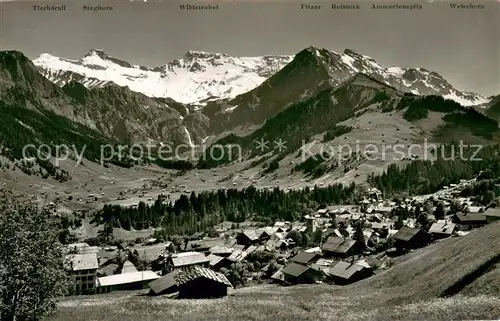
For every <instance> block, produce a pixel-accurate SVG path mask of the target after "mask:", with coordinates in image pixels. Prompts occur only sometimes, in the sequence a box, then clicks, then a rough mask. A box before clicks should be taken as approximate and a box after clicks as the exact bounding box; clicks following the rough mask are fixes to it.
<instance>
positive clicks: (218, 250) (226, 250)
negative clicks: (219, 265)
mask: <svg viewBox="0 0 500 321" xmlns="http://www.w3.org/2000/svg"><path fill="white" fill-rule="evenodd" d="M210 253H211V254H215V255H217V254H231V253H233V248H230V247H227V246H220V245H216V246H214V247H212V248H210Z"/></svg>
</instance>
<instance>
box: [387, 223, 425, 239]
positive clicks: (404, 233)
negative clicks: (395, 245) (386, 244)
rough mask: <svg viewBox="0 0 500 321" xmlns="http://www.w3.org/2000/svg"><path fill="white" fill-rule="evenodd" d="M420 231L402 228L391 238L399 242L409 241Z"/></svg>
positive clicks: (406, 227)
mask: <svg viewBox="0 0 500 321" xmlns="http://www.w3.org/2000/svg"><path fill="white" fill-rule="evenodd" d="M420 231H421V230H420V229H419V228H413V227H408V226H403V227H402V228H401V229H400V230H399V231H398V232H397V233H396V234H394V236H393V238H394V239H396V240H399V241H410V240H411V239H412V238H414V237H415V236H416V235H417V234H418V233H419V232H420Z"/></svg>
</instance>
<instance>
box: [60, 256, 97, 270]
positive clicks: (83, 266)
mask: <svg viewBox="0 0 500 321" xmlns="http://www.w3.org/2000/svg"><path fill="white" fill-rule="evenodd" d="M66 258H67V259H68V260H69V266H68V268H69V269H71V270H72V271H81V270H93V269H97V268H99V264H98V262H97V253H85V254H68V255H67V256H66Z"/></svg>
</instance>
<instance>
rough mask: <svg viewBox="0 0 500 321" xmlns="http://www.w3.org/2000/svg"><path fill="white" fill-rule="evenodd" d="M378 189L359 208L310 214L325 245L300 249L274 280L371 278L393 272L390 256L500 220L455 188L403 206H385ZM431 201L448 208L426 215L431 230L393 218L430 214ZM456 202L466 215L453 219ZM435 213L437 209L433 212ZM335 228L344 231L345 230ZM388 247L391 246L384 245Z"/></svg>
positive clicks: (496, 212) (313, 227) (497, 212)
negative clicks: (402, 214)
mask: <svg viewBox="0 0 500 321" xmlns="http://www.w3.org/2000/svg"><path fill="white" fill-rule="evenodd" d="M372 191H373V194H372V195H371V197H370V198H369V199H365V200H363V201H361V202H360V204H359V205H358V206H329V207H326V208H322V209H319V210H318V211H317V212H316V214H315V215H313V216H309V215H308V216H306V217H305V219H306V221H307V222H308V223H307V224H306V226H307V228H308V229H311V230H312V231H317V230H321V231H322V235H323V241H322V243H321V246H319V247H317V248H310V249H306V250H302V251H300V252H299V253H297V254H296V255H295V256H293V257H291V258H290V259H289V260H288V264H287V265H286V266H285V267H284V268H282V269H281V270H279V271H278V272H276V273H275V274H274V275H273V276H272V278H273V279H274V280H276V281H278V282H283V283H288V284H297V283H316V282H330V283H335V284H339V285H343V284H349V283H352V282H355V281H358V280H361V279H363V278H366V277H369V276H370V275H372V274H373V273H374V272H375V270H376V269H377V268H379V269H384V268H387V267H388V266H389V265H390V262H391V261H390V257H392V256H394V255H400V254H403V253H406V252H407V251H409V250H413V249H418V248H421V247H424V246H427V245H429V244H430V243H432V242H434V241H437V240H440V239H443V238H447V237H451V236H462V235H466V234H467V233H468V232H469V231H470V230H472V229H475V228H479V227H481V226H484V225H486V224H488V223H490V222H494V221H497V220H500V208H491V207H490V208H481V207H478V206H474V205H473V203H472V201H470V200H469V199H467V198H459V197H458V196H457V193H456V192H452V189H444V191H442V192H438V193H436V194H434V195H433V196H432V198H431V197H430V196H428V197H427V198H425V197H424V198H418V197H416V198H413V199H405V200H403V201H402V202H399V203H396V202H385V201H383V200H381V197H380V193H379V192H378V191H377V190H375V189H374V190H372ZM426 201H431V203H433V204H436V203H439V202H441V203H442V204H443V205H444V217H442V218H441V219H436V218H435V216H433V215H432V214H428V213H424V214H422V215H426V216H427V220H428V222H429V224H428V226H422V225H421V224H419V223H418V222H417V221H418V220H417V218H408V219H404V220H402V226H398V224H397V222H398V217H397V216H396V217H394V215H393V213H394V212H395V211H394V210H395V209H398V210H402V209H403V210H407V212H411V211H413V212H414V211H415V210H416V208H417V207H421V208H420V210H421V211H424V209H423V204H424V203H425V202H426ZM452 202H458V204H460V205H461V207H462V208H463V211H462V212H458V213H455V214H449V215H447V213H449V212H450V209H451V205H452ZM435 209H436V207H435V206H434V207H433V209H432V212H434V211H435ZM396 212H397V211H396ZM332 220H335V224H332V223H333V222H332ZM360 223H361V226H363V230H362V233H363V236H364V243H365V244H363V246H362V247H361V246H359V241H358V240H356V237H355V226H356V225H357V224H360ZM332 226H342V227H343V228H342V231H341V229H340V228H332ZM387 244H390V245H391V246H390V247H384V246H379V245H387ZM381 249H382V250H381ZM383 258H386V259H387V260H384V259H383Z"/></svg>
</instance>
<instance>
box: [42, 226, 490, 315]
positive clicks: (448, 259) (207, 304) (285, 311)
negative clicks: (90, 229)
mask: <svg viewBox="0 0 500 321" xmlns="http://www.w3.org/2000/svg"><path fill="white" fill-rule="evenodd" d="M499 227H500V224H499V223H497V224H491V225H488V226H486V227H484V228H481V229H477V230H475V231H473V232H471V233H470V234H469V235H467V236H464V237H457V238H450V239H447V240H444V241H442V242H439V243H436V244H433V245H431V246H429V247H426V248H424V249H421V250H415V251H413V252H411V253H410V254H408V255H406V256H404V257H400V258H398V259H397V260H394V263H393V266H392V267H390V268H389V269H387V270H386V271H383V272H381V273H380V274H378V275H375V276H374V277H371V278H368V279H366V280H363V281H360V282H358V283H355V284H353V285H349V286H343V287H340V286H327V285H314V286H311V285H309V286H292V287H285V288H283V287H275V286H261V287H250V288H242V289H237V290H234V291H233V293H232V294H231V295H230V296H229V297H228V298H226V299H219V300H171V299H168V298H162V297H157V298H141V297H140V296H136V295H130V294H121V295H120V294H114V295H113V294H111V295H104V296H100V297H97V298H96V297H88V298H79V299H69V300H67V301H63V302H61V303H60V312H59V314H58V315H56V316H55V317H54V318H52V319H51V320H75V321H77V320H88V319H89V318H90V319H99V318H102V317H106V318H107V319H109V320H115V319H116V320H134V319H136V318H139V317H140V318H141V319H143V320H158V319H159V318H165V317H168V319H169V320H170V319H172V320H201V319H204V320H207V319H208V320H234V319H238V320H267V319H268V317H269V315H273V317H274V318H276V319H277V320H292V319H293V320H296V319H301V320H367V319H370V320H387V319H391V320H422V319H430V320H450V319H497V318H498V317H499V316H500V297H499V293H498V292H493V291H491V289H490V288H488V287H483V285H484V278H486V277H488V278H489V277H490V276H495V275H498V267H496V268H495V264H498V262H499V261H500V243H499V242H495V240H498V239H499V238H500V228H499ZM469 295H473V296H469Z"/></svg>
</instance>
